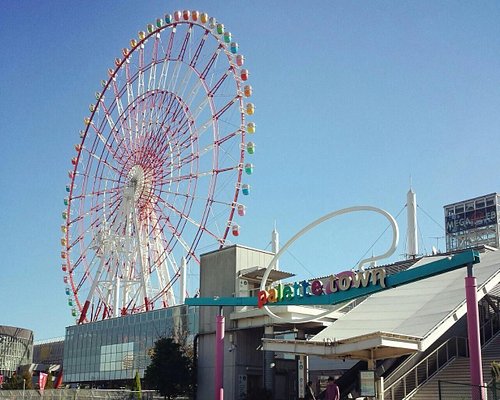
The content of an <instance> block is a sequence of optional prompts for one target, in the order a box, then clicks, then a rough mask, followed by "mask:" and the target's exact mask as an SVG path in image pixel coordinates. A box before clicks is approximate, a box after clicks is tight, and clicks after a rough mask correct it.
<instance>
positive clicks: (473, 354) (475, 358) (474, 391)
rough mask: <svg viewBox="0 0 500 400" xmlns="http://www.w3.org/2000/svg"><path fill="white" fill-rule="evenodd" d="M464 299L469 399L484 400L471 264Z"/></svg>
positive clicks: (477, 319)
mask: <svg viewBox="0 0 500 400" xmlns="http://www.w3.org/2000/svg"><path fill="white" fill-rule="evenodd" d="M465 299H466V302H467V332H468V340H469V360H470V383H471V385H472V386H471V399H472V400H482V399H485V398H486V397H485V393H484V388H482V386H483V366H482V361H481V340H480V337H479V313H478V309H477V293H476V278H475V277H474V276H473V272H472V264H469V265H468V266H467V277H466V278H465Z"/></svg>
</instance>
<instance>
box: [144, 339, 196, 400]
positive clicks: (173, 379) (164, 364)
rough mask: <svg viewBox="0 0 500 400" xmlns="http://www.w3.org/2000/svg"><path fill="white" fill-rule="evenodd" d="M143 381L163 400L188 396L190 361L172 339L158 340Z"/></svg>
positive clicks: (190, 381)
mask: <svg viewBox="0 0 500 400" xmlns="http://www.w3.org/2000/svg"><path fill="white" fill-rule="evenodd" d="M144 380H145V383H146V385H147V387H148V388H150V389H155V390H158V391H159V392H160V394H161V395H162V396H163V397H164V398H165V399H167V398H168V399H173V398H175V397H176V396H179V395H182V394H189V393H190V391H191V388H192V360H191V359H190V358H189V357H188V356H187V355H186V354H185V352H184V351H183V348H182V346H181V345H180V344H179V343H176V342H175V341H174V339H172V338H160V339H158V340H157V341H156V343H155V346H154V349H153V351H152V352H151V364H150V365H149V366H148V367H147V369H146V372H145V374H144Z"/></svg>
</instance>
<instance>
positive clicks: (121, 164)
mask: <svg viewBox="0 0 500 400" xmlns="http://www.w3.org/2000/svg"><path fill="white" fill-rule="evenodd" d="M244 62H245V60H244V57H243V55H241V54H239V48H238V44H237V43H236V42H235V41H234V40H233V38H232V35H231V33H230V32H228V31H226V30H225V28H224V25H223V24H221V23H219V22H218V21H216V20H215V18H213V17H210V18H209V16H208V15H207V14H206V13H201V12H198V11H176V12H175V13H174V14H173V15H166V16H165V17H164V18H159V19H157V20H156V23H155V24H149V25H147V29H146V31H141V32H139V34H138V38H137V39H132V40H131V41H130V46H129V47H127V48H124V49H123V50H122V54H121V55H120V57H119V58H116V59H115V62H114V65H113V67H112V68H109V70H108V77H107V79H105V80H102V81H101V85H102V89H101V90H100V91H98V92H96V94H95V102H94V103H93V104H91V105H90V107H89V112H90V113H89V115H88V116H87V117H85V118H84V129H82V130H81V131H80V141H79V143H78V144H76V145H75V155H74V157H73V158H72V159H71V163H72V168H71V169H70V171H69V173H68V175H69V179H70V183H69V184H68V185H67V186H66V191H67V197H66V198H65V199H64V204H65V206H66V208H65V210H64V211H63V213H62V217H63V219H64V224H63V225H62V226H61V230H62V232H63V237H62V239H61V245H62V247H63V249H62V251H61V258H62V260H63V265H62V270H63V271H64V282H65V284H66V294H67V295H68V304H69V305H70V306H71V307H72V315H73V316H74V317H77V322H78V323H84V322H90V321H96V320H100V319H105V318H109V317H116V316H120V315H126V314H132V313H137V312H143V311H148V310H152V309H156V308H161V307H168V306H172V305H176V304H181V303H182V302H183V298H184V296H185V295H186V291H187V290H188V287H187V286H188V285H187V283H186V278H185V276H186V268H187V267H186V266H187V265H195V266H197V265H198V264H199V258H198V256H197V251H198V252H199V251H200V250H201V251H203V250H205V251H208V250H213V249H215V248H220V247H222V246H224V244H225V243H226V240H227V237H228V235H229V234H230V233H231V234H232V235H234V236H238V235H239V229H240V228H239V225H238V224H237V223H236V222H235V221H234V219H236V215H238V218H239V217H242V216H244V215H245V206H244V205H243V204H242V203H240V202H239V197H240V194H241V193H242V194H243V195H248V194H249V193H250V185H249V184H248V183H247V182H246V179H247V178H248V175H251V174H252V173H253V169H254V167H253V164H252V163H251V162H247V163H245V161H244V159H245V155H246V154H250V155H252V154H254V152H255V144H254V143H253V142H252V141H247V140H246V138H247V134H253V133H255V129H256V126H255V123H254V122H252V121H247V118H248V116H252V115H253V114H254V112H255V107H254V104H253V103H252V102H251V101H250V99H249V98H250V97H251V96H252V87H251V86H250V85H249V84H248V82H247V80H248V77H249V72H248V70H247V69H245V68H244Z"/></svg>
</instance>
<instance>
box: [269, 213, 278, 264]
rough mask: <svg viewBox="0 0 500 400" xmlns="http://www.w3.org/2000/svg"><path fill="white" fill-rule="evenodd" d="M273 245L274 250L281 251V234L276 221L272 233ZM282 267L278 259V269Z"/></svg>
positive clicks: (275, 251)
mask: <svg viewBox="0 0 500 400" xmlns="http://www.w3.org/2000/svg"><path fill="white" fill-rule="evenodd" d="M271 247H272V252H273V253H274V254H276V253H277V252H278V251H280V235H279V233H278V231H277V230H276V221H274V229H273V233H272V239H271ZM279 269H280V265H279V260H278V261H276V270H279Z"/></svg>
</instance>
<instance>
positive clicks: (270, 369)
mask: <svg viewBox="0 0 500 400" xmlns="http://www.w3.org/2000/svg"><path fill="white" fill-rule="evenodd" d="M264 337H265V338H267V339H273V338H274V327H273V326H272V325H271V326H265V327H264ZM263 358H264V360H263V363H264V365H263V373H264V374H263V382H264V388H265V389H266V390H269V391H270V392H271V393H272V394H273V395H274V371H275V363H274V351H264V355H263Z"/></svg>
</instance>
